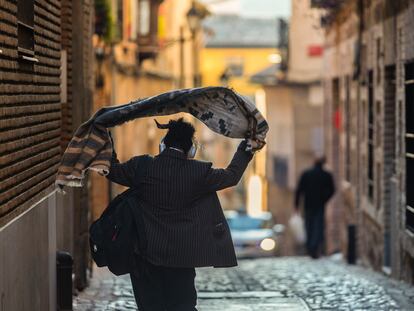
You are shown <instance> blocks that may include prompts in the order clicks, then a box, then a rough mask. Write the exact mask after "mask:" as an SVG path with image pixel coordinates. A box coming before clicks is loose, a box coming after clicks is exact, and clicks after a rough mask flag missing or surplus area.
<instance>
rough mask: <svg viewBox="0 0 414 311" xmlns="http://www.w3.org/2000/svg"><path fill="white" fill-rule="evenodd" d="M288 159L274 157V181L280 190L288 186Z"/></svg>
mask: <svg viewBox="0 0 414 311" xmlns="http://www.w3.org/2000/svg"><path fill="white" fill-rule="evenodd" d="M288 169H289V166H288V159H287V158H286V157H281V156H274V157H273V180H274V182H275V184H276V185H278V186H279V187H280V188H287V186H288Z"/></svg>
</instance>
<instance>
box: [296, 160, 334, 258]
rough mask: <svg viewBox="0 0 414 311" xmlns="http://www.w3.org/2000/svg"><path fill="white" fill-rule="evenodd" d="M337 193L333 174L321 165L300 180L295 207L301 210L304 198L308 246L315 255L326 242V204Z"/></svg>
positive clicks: (306, 172) (303, 175)
mask: <svg viewBox="0 0 414 311" xmlns="http://www.w3.org/2000/svg"><path fill="white" fill-rule="evenodd" d="M334 193H335V184H334V181H333V177H332V174H331V173H329V172H327V171H325V170H324V169H323V168H322V166H321V165H315V166H314V167H312V168H311V169H309V170H306V171H305V172H304V173H303V174H302V176H301V177H300V179H299V183H298V186H297V188H296V194H295V206H296V207H297V208H299V203H300V199H301V198H302V197H303V200H304V208H305V228H306V246H307V249H308V251H309V252H310V253H311V254H314V253H315V252H316V251H317V249H318V248H319V246H320V245H321V243H322V242H323V240H324V231H325V204H326V203H327V202H328V201H329V199H330V198H331V197H332V196H333V194H334Z"/></svg>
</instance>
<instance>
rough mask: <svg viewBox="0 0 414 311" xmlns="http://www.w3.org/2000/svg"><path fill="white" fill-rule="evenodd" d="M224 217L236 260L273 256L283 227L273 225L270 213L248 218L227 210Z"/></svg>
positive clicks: (242, 214) (248, 216)
mask: <svg viewBox="0 0 414 311" xmlns="http://www.w3.org/2000/svg"><path fill="white" fill-rule="evenodd" d="M225 216H226V219H227V221H228V223H229V227H230V231H231V236H232V238H233V243H234V248H235V250H236V255H237V257H238V258H254V257H267V256H275V254H276V252H277V249H278V236H279V235H280V234H282V233H283V231H284V226H283V225H281V224H275V223H274V221H273V217H272V214H271V213H269V212H263V213H262V214H260V215H258V216H250V215H247V214H245V213H240V212H237V211H234V210H229V211H225Z"/></svg>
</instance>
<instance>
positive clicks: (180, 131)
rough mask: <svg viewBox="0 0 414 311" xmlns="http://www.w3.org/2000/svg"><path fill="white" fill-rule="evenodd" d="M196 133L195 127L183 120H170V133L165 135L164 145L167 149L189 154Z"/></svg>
mask: <svg viewBox="0 0 414 311" xmlns="http://www.w3.org/2000/svg"><path fill="white" fill-rule="evenodd" d="M194 133H195V128H194V126H193V125H192V124H191V123H189V122H186V121H184V119H183V118H179V119H177V120H170V122H168V133H167V135H165V138H164V143H165V145H166V146H167V147H175V148H179V149H182V150H183V151H184V152H185V153H187V152H188V151H189V150H190V148H191V146H192V144H193V137H194Z"/></svg>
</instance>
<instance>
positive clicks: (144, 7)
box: [138, 0, 151, 36]
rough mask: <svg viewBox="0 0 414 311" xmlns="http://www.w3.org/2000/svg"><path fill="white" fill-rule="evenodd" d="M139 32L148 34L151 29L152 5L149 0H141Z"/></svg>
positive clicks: (141, 34)
mask: <svg viewBox="0 0 414 311" xmlns="http://www.w3.org/2000/svg"><path fill="white" fill-rule="evenodd" d="M138 14H139V18H138V22H139V27H138V32H139V35H140V36H148V35H149V34H150V30H151V5H150V2H149V0H140V1H139V8H138Z"/></svg>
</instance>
